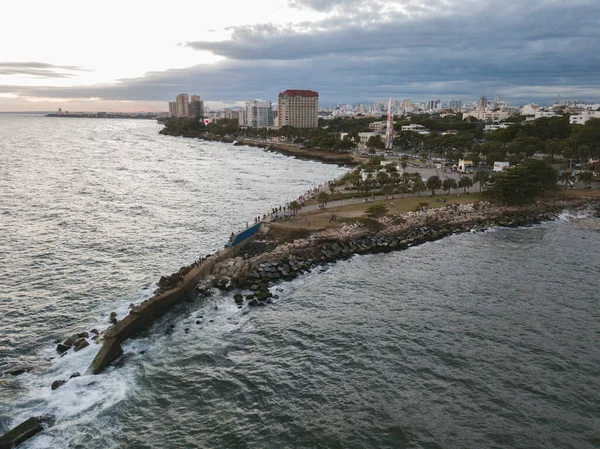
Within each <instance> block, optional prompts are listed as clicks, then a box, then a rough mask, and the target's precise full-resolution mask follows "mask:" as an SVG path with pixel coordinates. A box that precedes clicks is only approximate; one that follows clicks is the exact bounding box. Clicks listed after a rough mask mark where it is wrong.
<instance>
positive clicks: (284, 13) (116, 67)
mask: <svg viewBox="0 0 600 449" xmlns="http://www.w3.org/2000/svg"><path fill="white" fill-rule="evenodd" d="M33 3H34V4H35V5H34V7H35V8H36V11H37V12H38V13H37V14H36V15H35V17H32V16H31V14H29V11H30V10H31V7H32V5H31V3H29V4H27V5H21V4H15V5H13V6H11V8H10V10H8V11H7V12H6V14H5V17H4V19H5V20H4V21H3V27H0V38H2V39H3V41H4V42H11V45H10V46H3V48H2V50H0V111H51V110H56V109H57V108H59V107H61V108H63V109H65V110H73V111H77V110H79V111H123V112H130V111H164V110H166V108H167V102H168V101H172V99H174V98H175V97H176V96H177V95H178V94H179V93H181V92H186V91H189V92H192V91H193V92H198V93H199V94H200V95H201V96H202V98H203V99H204V101H205V103H206V105H207V107H209V108H223V107H231V106H242V105H243V104H245V101H247V99H248V98H264V99H266V100H268V101H275V99H276V98H277V95H278V93H279V92H281V91H282V90H284V89H312V90H315V91H318V92H319V94H320V99H319V104H320V105H322V106H329V105H335V104H338V103H344V104H345V103H359V102H385V101H387V99H388V98H390V97H394V98H415V99H416V100H417V101H421V100H422V101H425V100H427V99H430V100H431V99H435V98H441V99H442V102H445V101H447V100H449V99H453V98H456V99H462V100H463V101H465V100H466V101H471V100H476V99H477V98H478V97H482V96H486V97H487V98H494V96H496V95H499V96H501V97H502V98H503V100H505V101H506V102H508V103H511V104H514V105H519V104H526V103H529V102H534V103H538V104H551V103H552V102H554V100H556V98H557V97H558V96H560V97H561V98H563V99H578V100H580V101H582V102H592V103H597V102H599V101H600V81H599V80H598V79H597V77H596V76H595V74H596V72H597V69H598V67H600V55H599V54H598V52H597V51H595V44H596V43H597V42H599V41H600V39H599V38H600V31H599V30H598V27H597V17H598V16H600V4H599V3H598V2H596V1H594V0H578V1H576V2H569V4H565V2H562V1H558V0H535V1H531V2H528V3H527V4H523V3H522V2H519V1H517V0H509V1H507V2H503V3H502V5H490V4H489V2H485V1H481V0H432V1H429V2H427V3H424V2H421V1H418V0H402V1H391V0H370V1H360V2H359V1H357V0H323V1H316V0H280V1H275V0H273V1H269V2H259V3H256V4H247V3H245V2H242V1H241V0H240V1H238V0H234V1H233V2H232V7H230V8H227V10H224V9H223V8H222V7H220V6H219V5H215V4H211V3H205V4H202V5H198V4H195V3H192V2H187V1H180V2H176V3H175V4H174V5H172V6H171V7H170V8H161V9H159V10H156V11H154V10H153V9H151V8H147V7H145V6H144V5H145V4H144V3H142V2H140V1H132V2H128V3H127V4H126V5H124V4H122V2H120V3H117V2H116V1H114V0H109V1H107V2H105V3H103V4H102V7H100V6H96V7H95V10H93V11H91V10H90V8H89V7H85V8H84V7H83V6H82V5H81V4H80V3H78V2H75V1H72V0H69V1H66V2H61V4H60V5H57V4H55V3H54V4H47V3H45V2H41V1H39V2H38V1H34V2H33ZM117 5H118V7H117ZM115 11H119V14H115ZM181 11H186V17H188V18H189V19H190V20H192V21H194V17H196V18H201V20H200V22H198V23H199V26H193V27H190V26H182V27H174V26H173V23H178V21H179V14H180V13H181ZM90 14H93V15H94V17H95V20H94V21H89V20H88V18H89V15H90ZM24 18H27V19H28V20H29V19H31V20H32V23H31V26H30V27H29V28H28V31H27V33H23V31H22V29H20V28H19V27H20V25H19V24H20V23H22V22H23V20H24ZM106 24H111V26H110V31H107V29H106V26H107V25H106ZM15 36H16V37H17V38H15Z"/></svg>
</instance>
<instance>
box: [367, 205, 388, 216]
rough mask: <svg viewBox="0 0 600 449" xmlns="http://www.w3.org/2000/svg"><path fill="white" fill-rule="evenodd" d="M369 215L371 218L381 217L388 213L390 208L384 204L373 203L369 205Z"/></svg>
mask: <svg viewBox="0 0 600 449" xmlns="http://www.w3.org/2000/svg"><path fill="white" fill-rule="evenodd" d="M366 212H367V215H368V216H369V217H370V218H376V219H377V218H380V217H383V216H384V215H385V214H387V213H388V208H387V207H385V206H384V205H383V204H373V205H372V206H369V207H367V210H366Z"/></svg>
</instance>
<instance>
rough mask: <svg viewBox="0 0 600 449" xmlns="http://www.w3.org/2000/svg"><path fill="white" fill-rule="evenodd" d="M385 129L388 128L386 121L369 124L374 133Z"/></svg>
mask: <svg viewBox="0 0 600 449" xmlns="http://www.w3.org/2000/svg"><path fill="white" fill-rule="evenodd" d="M385 127H386V122H384V121H379V122H373V123H369V128H370V129H372V130H373V131H382V130H383V129H384V128H385Z"/></svg>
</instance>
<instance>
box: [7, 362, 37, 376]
mask: <svg viewBox="0 0 600 449" xmlns="http://www.w3.org/2000/svg"><path fill="white" fill-rule="evenodd" d="M32 370H33V367H31V366H27V365H20V366H14V367H12V368H8V369H5V370H4V371H2V372H0V376H19V375H21V374H23V373H28V372H29V371H32Z"/></svg>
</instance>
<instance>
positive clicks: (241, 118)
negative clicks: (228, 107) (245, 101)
mask: <svg viewBox="0 0 600 449" xmlns="http://www.w3.org/2000/svg"><path fill="white" fill-rule="evenodd" d="M238 125H239V126H248V123H247V117H246V109H240V110H239V111H238Z"/></svg>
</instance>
